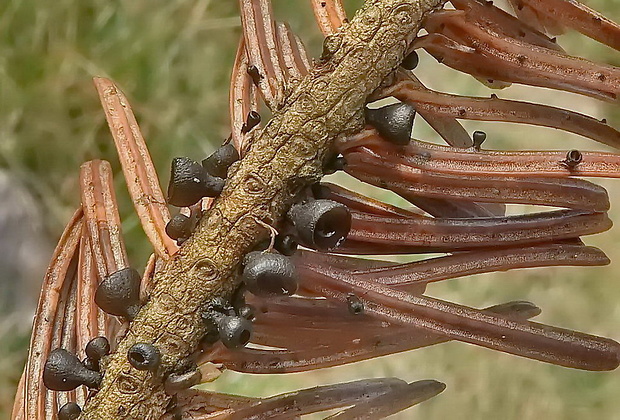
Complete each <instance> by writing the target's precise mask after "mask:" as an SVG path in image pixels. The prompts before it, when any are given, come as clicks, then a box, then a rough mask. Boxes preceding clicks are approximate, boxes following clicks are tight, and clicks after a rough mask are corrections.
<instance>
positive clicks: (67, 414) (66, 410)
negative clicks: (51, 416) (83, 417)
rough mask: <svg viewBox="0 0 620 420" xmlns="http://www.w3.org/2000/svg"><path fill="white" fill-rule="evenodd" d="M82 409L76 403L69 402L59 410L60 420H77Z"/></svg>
mask: <svg viewBox="0 0 620 420" xmlns="http://www.w3.org/2000/svg"><path fill="white" fill-rule="evenodd" d="M80 413H82V409H81V408H80V406H79V405H77V404H76V403H74V402H69V403H66V404H65V405H63V406H62V407H60V410H58V420H76V419H77V418H78V417H80Z"/></svg>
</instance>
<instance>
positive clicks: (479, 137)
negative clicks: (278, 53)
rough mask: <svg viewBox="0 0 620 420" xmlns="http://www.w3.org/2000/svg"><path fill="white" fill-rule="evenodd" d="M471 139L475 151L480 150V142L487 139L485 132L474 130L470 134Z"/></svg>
mask: <svg viewBox="0 0 620 420" xmlns="http://www.w3.org/2000/svg"><path fill="white" fill-rule="evenodd" d="M472 137H473V140H474V149H475V150H477V151H480V147H481V146H482V143H484V141H485V140H486V139H487V133H485V132H484V131H478V130H476V131H474V134H473V135H472Z"/></svg>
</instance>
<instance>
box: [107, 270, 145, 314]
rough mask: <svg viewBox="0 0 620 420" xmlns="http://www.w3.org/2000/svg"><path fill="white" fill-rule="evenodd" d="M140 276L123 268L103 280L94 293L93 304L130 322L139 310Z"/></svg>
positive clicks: (134, 271)
mask: <svg viewBox="0 0 620 420" xmlns="http://www.w3.org/2000/svg"><path fill="white" fill-rule="evenodd" d="M141 281H142V279H141V277H140V274H139V273H138V272H137V271H136V270H135V269H133V268H123V269H122V270H119V271H116V272H114V273H112V274H110V275H109V276H108V277H106V278H104V279H103V280H102V281H101V283H99V286H98V287H97V291H96V292H95V303H96V304H97V306H99V307H100V308H101V310H102V311H104V312H107V313H109V314H111V315H116V316H122V317H123V318H126V319H128V320H130V321H132V320H133V319H134V318H135V317H136V315H137V314H138V311H139V310H140V282H141Z"/></svg>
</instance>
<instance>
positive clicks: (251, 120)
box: [241, 111, 261, 134]
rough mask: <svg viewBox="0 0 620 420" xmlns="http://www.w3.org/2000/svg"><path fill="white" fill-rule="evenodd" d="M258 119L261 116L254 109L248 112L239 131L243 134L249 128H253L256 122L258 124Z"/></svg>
mask: <svg viewBox="0 0 620 420" xmlns="http://www.w3.org/2000/svg"><path fill="white" fill-rule="evenodd" d="M260 120H261V118H260V114H259V113H258V112H256V111H250V112H248V116H247V117H246V119H245V122H244V123H243V126H242V127H241V133H243V134H245V133H247V132H249V131H250V130H251V129H253V128H254V127H256V126H257V125H258V124H260Z"/></svg>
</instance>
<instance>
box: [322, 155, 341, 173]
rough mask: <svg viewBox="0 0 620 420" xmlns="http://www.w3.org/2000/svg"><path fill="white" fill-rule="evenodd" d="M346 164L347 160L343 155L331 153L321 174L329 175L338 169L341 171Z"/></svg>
mask: <svg viewBox="0 0 620 420" xmlns="http://www.w3.org/2000/svg"><path fill="white" fill-rule="evenodd" d="M346 165H347V161H346V160H345V158H344V157H343V156H340V155H333V156H332V157H331V158H330V159H329V160H328V161H327V163H326V164H325V166H324V167H323V174H325V175H331V174H333V173H336V172H338V171H343V170H344V168H345V166H346Z"/></svg>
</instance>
